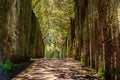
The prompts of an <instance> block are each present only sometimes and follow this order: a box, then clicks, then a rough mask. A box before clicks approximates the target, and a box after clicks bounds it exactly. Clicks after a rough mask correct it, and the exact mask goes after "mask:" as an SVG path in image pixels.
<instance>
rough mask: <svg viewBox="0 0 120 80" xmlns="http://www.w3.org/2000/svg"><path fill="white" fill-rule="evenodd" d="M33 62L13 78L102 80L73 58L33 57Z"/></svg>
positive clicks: (32, 79) (15, 79)
mask: <svg viewBox="0 0 120 80" xmlns="http://www.w3.org/2000/svg"><path fill="white" fill-rule="evenodd" d="M32 61H33V63H31V64H30V65H29V67H28V68H26V69H25V70H24V71H22V72H21V73H19V74H18V75H16V76H15V77H14V78H12V80H102V78H100V77H99V76H98V75H97V74H95V73H93V72H92V71H90V70H89V69H88V68H86V67H85V66H83V65H81V64H80V62H78V61H75V60H73V59H33V60H32Z"/></svg>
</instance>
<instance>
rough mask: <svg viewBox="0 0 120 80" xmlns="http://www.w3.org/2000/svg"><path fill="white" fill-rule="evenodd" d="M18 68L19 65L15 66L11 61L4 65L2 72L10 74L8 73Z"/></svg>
mask: <svg viewBox="0 0 120 80" xmlns="http://www.w3.org/2000/svg"><path fill="white" fill-rule="evenodd" d="M17 66H18V64H14V63H12V62H11V61H10V60H7V61H6V62H5V63H4V64H2V65H1V67H2V69H1V71H0V72H1V73H5V74H8V73H10V72H12V71H14V70H15V69H16V67H17Z"/></svg>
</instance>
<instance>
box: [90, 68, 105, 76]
mask: <svg viewBox="0 0 120 80" xmlns="http://www.w3.org/2000/svg"><path fill="white" fill-rule="evenodd" d="M90 70H91V71H92V72H95V73H97V74H98V75H99V76H100V77H103V78H104V77H105V73H104V72H103V71H102V70H99V71H98V72H97V71H96V70H95V69H90Z"/></svg>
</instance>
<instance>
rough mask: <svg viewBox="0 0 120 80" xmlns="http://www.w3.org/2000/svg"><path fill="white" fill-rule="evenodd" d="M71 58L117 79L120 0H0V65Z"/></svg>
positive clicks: (108, 78)
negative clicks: (33, 60)
mask: <svg viewBox="0 0 120 80" xmlns="http://www.w3.org/2000/svg"><path fill="white" fill-rule="evenodd" d="M43 57H47V58H74V59H76V60H78V61H80V62H81V63H82V64H84V65H86V66H88V67H89V68H91V70H92V71H94V72H97V73H98V74H100V75H101V76H103V77H105V79H106V80H120V0H24V1H21V0H17V1H16V0H13V1H12V0H9V1H8V0H0V64H1V65H3V66H2V67H3V68H4V70H7V71H8V72H9V71H11V70H13V69H14V68H15V63H20V62H24V61H27V60H29V59H30V58H43Z"/></svg>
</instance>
